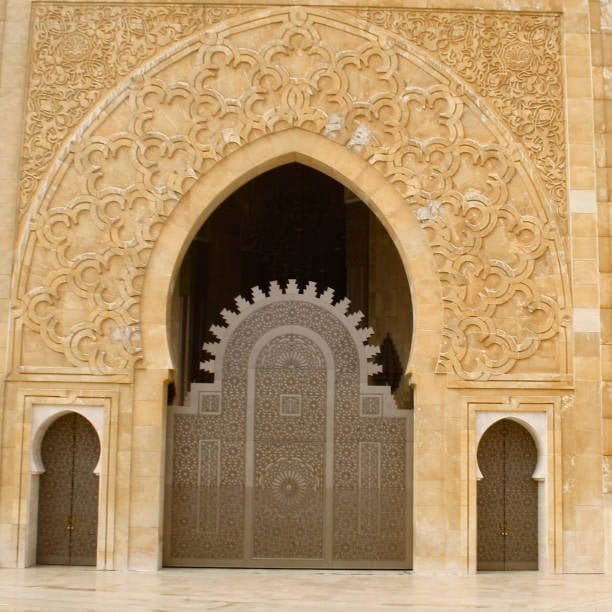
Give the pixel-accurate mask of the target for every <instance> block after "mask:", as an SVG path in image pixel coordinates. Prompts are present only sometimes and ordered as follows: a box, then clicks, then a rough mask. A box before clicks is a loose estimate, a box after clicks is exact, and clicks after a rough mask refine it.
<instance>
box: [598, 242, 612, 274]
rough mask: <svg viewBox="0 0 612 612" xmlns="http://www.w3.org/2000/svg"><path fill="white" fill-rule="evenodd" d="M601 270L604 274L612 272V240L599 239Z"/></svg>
mask: <svg viewBox="0 0 612 612" xmlns="http://www.w3.org/2000/svg"><path fill="white" fill-rule="evenodd" d="M599 269H600V270H601V271H602V272H612V238H610V237H608V236H600V238H599Z"/></svg>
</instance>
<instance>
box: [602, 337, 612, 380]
mask: <svg viewBox="0 0 612 612" xmlns="http://www.w3.org/2000/svg"><path fill="white" fill-rule="evenodd" d="M601 371H602V373H603V377H604V379H605V380H609V379H610V378H612V344H603V345H602V347H601Z"/></svg>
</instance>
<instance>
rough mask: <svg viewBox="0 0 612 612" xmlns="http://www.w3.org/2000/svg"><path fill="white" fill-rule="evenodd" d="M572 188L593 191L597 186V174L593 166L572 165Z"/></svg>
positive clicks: (570, 172)
mask: <svg viewBox="0 0 612 612" xmlns="http://www.w3.org/2000/svg"><path fill="white" fill-rule="evenodd" d="M569 175H570V186H571V188H572V189H593V188H594V186H595V172H594V169H593V167H592V166H591V165H588V166H576V165H573V164H572V165H571V166H570V169H569Z"/></svg>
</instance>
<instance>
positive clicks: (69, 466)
mask: <svg viewBox="0 0 612 612" xmlns="http://www.w3.org/2000/svg"><path fill="white" fill-rule="evenodd" d="M99 455H100V442H99V440H98V434H97V433H96V430H95V429H94V428H93V427H92V426H91V424H90V423H89V421H87V419H85V418H84V417H82V416H81V415H79V414H76V413H70V414H67V415H65V416H63V417H60V418H59V419H57V420H56V421H54V422H53V423H52V424H51V425H50V426H49V429H48V430H47V432H46V433H45V436H44V438H43V440H42V443H41V457H42V461H43V465H44V468H45V471H44V473H43V474H41V476H40V481H39V494H38V536H37V552H36V561H37V563H38V564H41V565H95V564H96V546H97V533H98V532H97V530H98V481H99V477H98V475H97V474H94V469H95V467H96V464H97V463H98V457H99Z"/></svg>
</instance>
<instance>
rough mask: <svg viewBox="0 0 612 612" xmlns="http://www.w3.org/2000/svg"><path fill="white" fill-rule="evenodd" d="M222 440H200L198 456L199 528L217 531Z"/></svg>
mask: <svg viewBox="0 0 612 612" xmlns="http://www.w3.org/2000/svg"><path fill="white" fill-rule="evenodd" d="M220 460H221V442H220V441H219V440H200V447H199V456H198V472H199V473H198V486H199V495H198V529H199V530H201V531H205V532H207V533H211V532H212V533H216V532H217V528H218V523H219V484H220V482H219V472H220V470H219V461H220Z"/></svg>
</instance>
